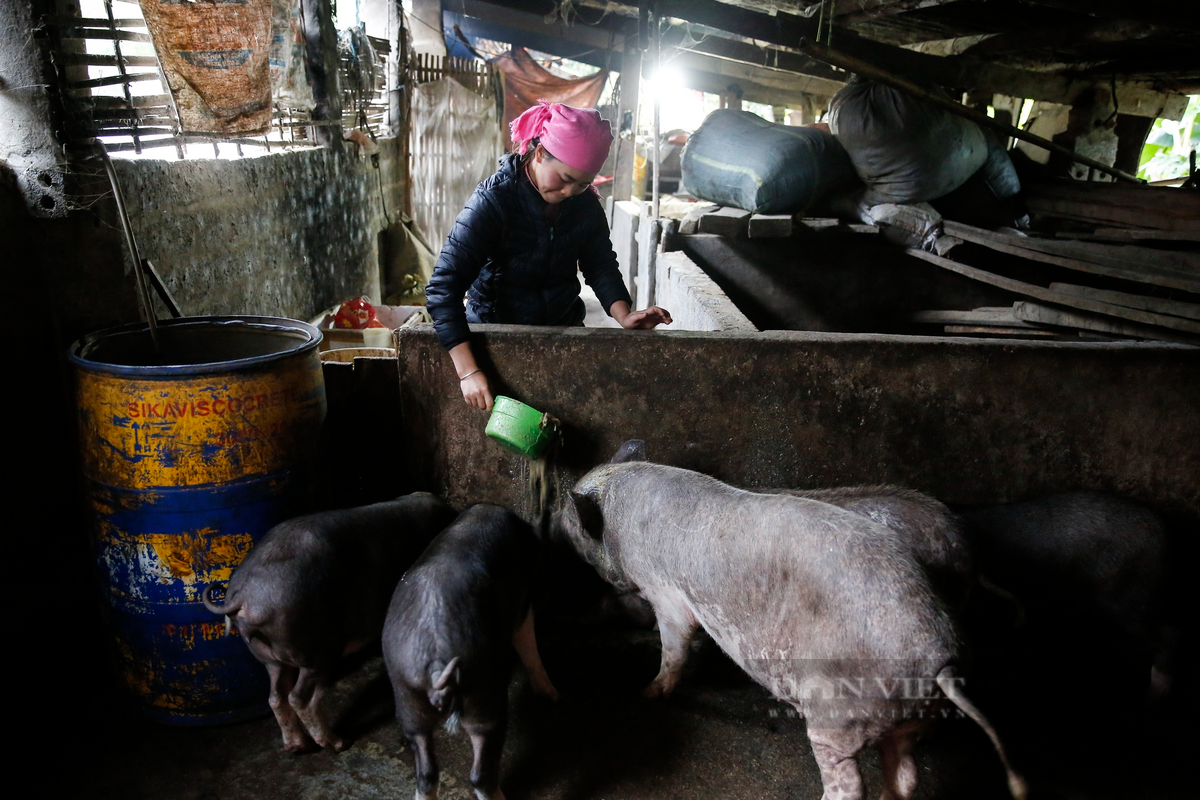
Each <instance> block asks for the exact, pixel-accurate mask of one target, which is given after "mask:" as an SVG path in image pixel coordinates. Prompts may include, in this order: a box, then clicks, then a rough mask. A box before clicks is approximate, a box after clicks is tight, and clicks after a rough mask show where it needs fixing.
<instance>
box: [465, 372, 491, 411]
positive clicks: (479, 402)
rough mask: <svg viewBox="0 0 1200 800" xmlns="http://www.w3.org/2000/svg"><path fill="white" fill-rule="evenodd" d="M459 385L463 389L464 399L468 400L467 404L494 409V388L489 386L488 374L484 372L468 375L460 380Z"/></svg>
mask: <svg viewBox="0 0 1200 800" xmlns="http://www.w3.org/2000/svg"><path fill="white" fill-rule="evenodd" d="M458 386H459V388H461V389H462V395H463V400H466V401H467V405H469V406H474V407H475V408H482V409H485V410H487V411H491V410H492V389H491V387H490V386H488V379H487V376H486V375H484V374H483V372H476V373H475V374H474V375H468V376H467V377H465V378H463V379H462V380H460V381H459V382H458Z"/></svg>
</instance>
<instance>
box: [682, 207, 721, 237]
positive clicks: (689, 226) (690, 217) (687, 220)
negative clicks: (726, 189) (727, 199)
mask: <svg viewBox="0 0 1200 800" xmlns="http://www.w3.org/2000/svg"><path fill="white" fill-rule="evenodd" d="M718 208H720V206H716V205H713V204H712V203H700V204H699V205H697V206H696V207H695V208H693V209H691V210H689V211H688V213H687V214H686V215H684V217H683V219H682V220H680V222H679V233H680V234H682V235H684V236H691V235H692V234H694V233H698V232H699V230H700V218H701V217H703V216H704V215H705V214H711V213H713V212H714V211H716V210H717V209H718Z"/></svg>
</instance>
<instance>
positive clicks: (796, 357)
mask: <svg viewBox="0 0 1200 800" xmlns="http://www.w3.org/2000/svg"><path fill="white" fill-rule="evenodd" d="M397 342H398V361H397V364H398V369H399V384H400V406H401V409H400V410H401V416H402V425H403V428H404V441H405V445H406V448H407V450H408V452H407V453H406V457H405V458H404V460H403V463H402V464H401V465H399V467H398V468H399V469H401V470H402V471H403V472H402V473H401V474H400V475H398V476H397V480H403V481H404V483H405V488H406V489H408V488H411V489H416V488H423V489H428V490H431V491H435V492H438V493H440V494H442V495H444V496H446V497H447V498H448V499H450V500H451V501H452V502H454V503H459V504H463V503H469V502H478V501H484V500H487V501H493V502H499V503H503V504H506V505H509V506H512V507H514V508H516V509H518V510H519V511H521V512H522V513H526V514H532V502H531V500H530V498H529V493H528V489H527V483H526V482H527V478H528V468H529V467H528V464H527V463H526V462H525V461H524V460H523V459H521V458H519V457H516V456H513V455H510V454H509V453H508V452H506V451H504V450H502V449H500V448H499V447H498V446H496V445H495V444H493V443H492V442H491V441H489V440H488V439H487V438H486V437H485V436H484V433H483V431H484V426H485V425H486V422H487V414H486V413H485V412H483V411H479V410H476V409H472V408H469V407H468V406H467V405H466V404H465V403H463V401H462V397H461V395H460V393H459V389H458V385H457V381H456V380H455V376H454V371H453V369H452V366H451V364H450V360H449V357H448V356H447V355H446V354H445V353H444V352H443V351H442V349H441V347H440V346H438V343H437V341H436V339H435V337H434V334H433V329H432V326H428V325H417V326H414V327H412V328H408V329H404V330H401V331H400V332H399V334H398V336H397ZM473 346H474V348H475V352H476V354H477V355H478V358H479V361H480V364H481V366H483V368H484V369H486V370H487V372H488V374H489V376H490V377H491V379H492V381H493V388H494V390H495V391H496V392H498V393H501V394H506V395H509V396H512V397H515V398H517V399H519V400H522V401H524V402H526V403H529V404H530V405H532V406H534V407H535V408H539V409H542V410H545V411H549V412H551V413H553V414H555V415H556V416H558V417H559V418H561V419H562V421H563V423H564V426H565V428H564V430H565V435H564V440H563V447H562V451H561V453H560V457H559V459H558V463H557V464H556V467H555V470H554V479H555V480H556V481H557V483H558V485H559V488H560V489H561V488H563V487H567V486H569V485H571V484H572V483H573V482H574V480H575V479H576V478H577V477H578V476H579V475H581V474H582V473H583V472H585V471H586V470H588V469H589V468H591V467H592V466H595V465H596V464H597V463H600V462H601V461H603V460H605V459H607V458H608V456H609V455H610V454H611V453H612V452H613V451H615V449H616V448H617V446H618V445H619V444H620V442H621V441H623V440H624V439H627V438H643V439H645V440H647V443H648V446H649V452H650V455H651V457H652V458H653V459H654V460H657V461H662V462H665V463H670V464H675V465H677V466H681V467H687V468H691V469H697V470H701V471H703V472H707V473H709V474H712V475H715V476H716V477H718V478H721V479H723V480H726V481H729V482H732V483H735V484H742V485H747V486H760V487H769V486H794V487H820V486H841V485H851V484H860V485H861V484H871V483H895V484H901V485H904V486H908V487H911V488H916V489H921V490H924V491H927V492H930V493H932V494H933V495H935V496H936V497H939V498H941V499H942V500H944V501H946V502H959V503H971V502H979V503H982V502H1000V501H1006V500H1012V499H1018V498H1024V497H1030V496H1034V495H1039V494H1045V493H1050V492H1055V491H1063V490H1068V489H1078V488H1085V489H1102V490H1111V491H1117V492H1121V493H1124V494H1127V495H1130V496H1132V497H1135V498H1138V499H1141V500H1143V501H1147V502H1150V503H1153V504H1155V505H1157V506H1159V507H1160V508H1164V509H1166V510H1174V511H1177V512H1181V513H1182V514H1184V516H1185V517H1188V518H1190V519H1191V520H1193V521H1196V520H1200V448H1198V447H1197V446H1196V443H1197V442H1200V406H1197V404H1196V402H1195V400H1196V398H1197V397H1200V349H1197V348H1192V347H1187V346H1183V345H1169V344H1149V343H1070V344H1065V343H1042V342H1028V343H1026V342H1009V341H992V340H970V341H964V340H957V339H947V338H934V337H915V336H880V335H873V334H829V333H808V332H790V331H769V332H761V333H699V332H696V333H693V332H658V331H610V330H600V329H582V328H571V329H555V328H536V329H534V328H522V327H510V326H478V327H477V328H476V334H475V338H474V339H473ZM364 388H365V387H364ZM331 413H332V410H331Z"/></svg>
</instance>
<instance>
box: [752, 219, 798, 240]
mask: <svg viewBox="0 0 1200 800" xmlns="http://www.w3.org/2000/svg"><path fill="white" fill-rule="evenodd" d="M747 233H748V235H749V236H750V238H751V239H778V238H782V237H786V236H791V235H792V215H791V214H754V215H753V216H751V217H750V225H749V228H748V230H747Z"/></svg>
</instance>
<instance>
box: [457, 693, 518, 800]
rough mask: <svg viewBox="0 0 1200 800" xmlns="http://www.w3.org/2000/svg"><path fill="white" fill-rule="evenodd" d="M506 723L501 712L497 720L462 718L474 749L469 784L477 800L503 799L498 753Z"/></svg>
mask: <svg viewBox="0 0 1200 800" xmlns="http://www.w3.org/2000/svg"><path fill="white" fill-rule="evenodd" d="M506 724H507V723H506V720H505V718H504V715H503V713H502V714H501V716H500V719H499V720H498V721H497V720H489V721H488V722H487V723H482V724H481V723H480V722H479V721H478V720H473V719H464V720H463V723H462V725H463V728H465V729H466V731H467V735H469V736H470V737H471V746H472V748H473V749H474V751H475V761H474V763H473V764H472V765H471V786H473V787H474V788H475V796H476V797H477V798H478V800H504V793H503V792H501V791H500V755H501V753H502V752H503V750H504V732H505V726H506Z"/></svg>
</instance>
